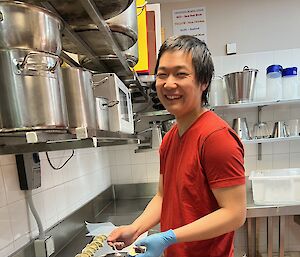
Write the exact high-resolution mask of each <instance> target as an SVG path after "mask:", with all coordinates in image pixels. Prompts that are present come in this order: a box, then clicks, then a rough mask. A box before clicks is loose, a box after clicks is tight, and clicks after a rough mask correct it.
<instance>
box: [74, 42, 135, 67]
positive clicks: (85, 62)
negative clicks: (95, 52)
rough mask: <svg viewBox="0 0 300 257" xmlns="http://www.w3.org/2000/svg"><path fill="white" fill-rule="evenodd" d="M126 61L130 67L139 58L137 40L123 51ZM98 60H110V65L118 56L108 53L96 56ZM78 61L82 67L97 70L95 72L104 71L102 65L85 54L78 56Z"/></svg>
mask: <svg viewBox="0 0 300 257" xmlns="http://www.w3.org/2000/svg"><path fill="white" fill-rule="evenodd" d="M123 53H124V55H125V58H126V61H127V63H128V65H129V66H130V67H134V66H135V65H136V64H137V63H138V60H139V51H138V42H136V43H135V44H134V45H133V46H132V47H130V48H129V49H128V50H126V51H123ZM97 59H98V61H99V62H101V60H106V61H107V62H110V63H111V64H112V65H113V64H114V61H115V60H118V57H117V56H116V55H113V54H110V55H107V56H101V57H98V58H96V60H97ZM79 62H80V64H81V65H82V67H84V68H86V69H89V70H92V71H97V72H106V70H104V69H103V67H102V66H99V65H98V64H97V62H96V61H95V60H93V59H91V58H88V57H86V56H83V55H81V56H79Z"/></svg>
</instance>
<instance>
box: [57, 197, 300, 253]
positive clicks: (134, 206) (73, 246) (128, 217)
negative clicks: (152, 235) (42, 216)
mask: <svg viewBox="0 0 300 257" xmlns="http://www.w3.org/2000/svg"><path fill="white" fill-rule="evenodd" d="M150 199H151V198H141V199H130V200H128V199H121V200H116V201H112V202H111V203H110V204H109V205H108V207H107V208H105V209H104V210H103V212H102V213H100V215H98V216H97V217H96V220H95V221H96V222H107V221H110V222H112V223H113V224H115V225H124V224H129V223H131V222H132V221H133V220H134V219H135V218H136V217H138V216H139V215H140V214H141V213H142V211H143V210H144V209H145V207H146V205H147V204H148V202H149V201H150ZM251 199H252V197H251V196H248V204H247V228H248V245H249V247H248V256H249V257H252V256H256V252H257V251H256V247H257V245H256V241H257V240H256V228H257V227H256V218H258V217H267V219H268V242H273V228H274V226H277V224H276V223H274V220H273V219H272V216H279V217H280V221H279V222H280V232H279V233H280V236H279V238H280V249H279V251H280V252H282V255H280V256H284V252H283V249H284V233H285V230H284V226H285V216H286V215H295V214H300V206H299V205H297V206H280V207H276V206H257V205H255V204H254V203H253V200H252V201H251ZM158 230H159V228H158V227H157V228H156V229H154V231H151V232H157V231H158ZM86 232H87V231H86V230H85V229H83V230H82V231H81V232H80V233H79V234H78V235H77V236H76V237H75V238H74V239H73V240H72V241H71V243H70V244H69V245H67V246H66V247H65V248H64V249H63V250H62V251H61V252H59V254H58V255H56V256H57V257H72V256H75V255H76V254H77V253H80V252H81V250H82V249H83V248H84V247H85V245H86V244H88V243H89V242H90V241H91V240H92V238H90V237H86V236H85V234H86ZM268 252H269V254H270V255H268V256H272V255H271V253H272V252H273V248H272V245H271V244H270V243H268Z"/></svg>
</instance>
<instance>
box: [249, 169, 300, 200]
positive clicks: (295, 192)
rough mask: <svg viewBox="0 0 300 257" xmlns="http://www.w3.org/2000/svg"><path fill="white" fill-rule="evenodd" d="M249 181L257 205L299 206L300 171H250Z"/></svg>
mask: <svg viewBox="0 0 300 257" xmlns="http://www.w3.org/2000/svg"><path fill="white" fill-rule="evenodd" d="M249 180H251V181H252V192H253V200H254V203H255V204H257V205H294V204H300V169H296V168H295V169H274V170H257V171H251V173H250V176H249Z"/></svg>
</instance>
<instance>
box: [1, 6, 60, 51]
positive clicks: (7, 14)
mask: <svg viewBox="0 0 300 257" xmlns="http://www.w3.org/2000/svg"><path fill="white" fill-rule="evenodd" d="M61 29H62V22H61V21H60V19H59V18H57V17H56V16H54V15H53V14H52V13H51V12H50V11H48V10H46V9H44V8H41V7H37V6H34V5H31V4H25V3H22V2H16V1H0V38H1V40H0V48H2V49H3V48H4V49H10V48H20V49H30V50H34V51H43V52H49V53H53V54H56V55H59V54H60V53H61V49H62V45H61V34H60V30H61Z"/></svg>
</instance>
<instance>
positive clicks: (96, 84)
mask: <svg viewBox="0 0 300 257" xmlns="http://www.w3.org/2000/svg"><path fill="white" fill-rule="evenodd" d="M107 80H108V77H104V78H103V79H101V80H100V81H97V82H95V81H93V89H95V87H98V86H100V85H101V84H103V83H104V82H106V81H107Z"/></svg>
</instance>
